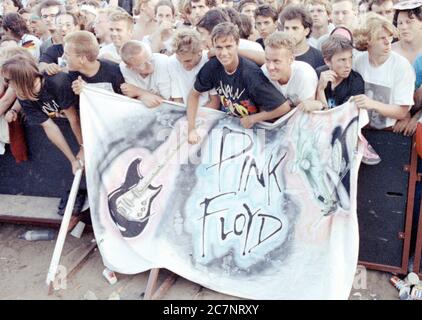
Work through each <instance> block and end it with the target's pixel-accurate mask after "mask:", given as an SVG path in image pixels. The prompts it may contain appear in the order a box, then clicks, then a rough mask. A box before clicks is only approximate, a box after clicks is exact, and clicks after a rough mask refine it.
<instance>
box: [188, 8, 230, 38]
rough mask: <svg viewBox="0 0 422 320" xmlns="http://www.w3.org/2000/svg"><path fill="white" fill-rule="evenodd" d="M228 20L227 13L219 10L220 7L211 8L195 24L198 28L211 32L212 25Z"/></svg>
mask: <svg viewBox="0 0 422 320" xmlns="http://www.w3.org/2000/svg"><path fill="white" fill-rule="evenodd" d="M228 21H230V19H229V17H228V16H227V14H226V13H225V12H224V11H223V10H221V9H217V8H215V9H211V10H209V11H208V12H207V13H206V14H205V15H204V16H203V17H202V18H201V19H200V20H199V22H198V23H197V24H196V27H197V28H198V27H199V28H204V29H205V30H207V31H208V32H209V33H211V32H212V30H213V29H214V27H215V26H216V25H217V24H219V23H222V22H228Z"/></svg>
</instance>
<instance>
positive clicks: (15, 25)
mask: <svg viewBox="0 0 422 320" xmlns="http://www.w3.org/2000/svg"><path fill="white" fill-rule="evenodd" d="M3 29H4V30H6V29H7V30H10V31H11V32H12V33H13V35H15V36H16V37H18V38H19V39H20V38H22V36H23V35H24V34H25V33H29V30H28V27H27V26H26V22H25V20H24V19H23V18H22V16H21V15H20V14H19V13H8V14H6V15H5V16H4V17H3Z"/></svg>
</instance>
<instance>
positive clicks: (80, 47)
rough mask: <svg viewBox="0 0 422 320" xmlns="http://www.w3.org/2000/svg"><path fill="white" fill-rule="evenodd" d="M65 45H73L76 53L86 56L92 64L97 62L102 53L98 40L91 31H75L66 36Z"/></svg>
mask: <svg viewBox="0 0 422 320" xmlns="http://www.w3.org/2000/svg"><path fill="white" fill-rule="evenodd" d="M63 42H64V43H65V44H73V47H74V49H75V53H76V54H77V55H80V56H85V57H86V59H87V60H88V61H90V62H94V61H95V60H97V57H98V54H99V52H100V47H99V45H98V40H97V38H96V37H95V36H94V35H93V34H92V33H91V32H89V31H85V30H83V31H74V32H71V33H69V34H68V35H66V36H65V37H64V39H63Z"/></svg>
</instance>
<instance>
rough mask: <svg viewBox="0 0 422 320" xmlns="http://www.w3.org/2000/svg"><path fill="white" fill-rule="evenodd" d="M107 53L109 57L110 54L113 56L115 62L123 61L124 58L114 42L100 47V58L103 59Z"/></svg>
mask: <svg viewBox="0 0 422 320" xmlns="http://www.w3.org/2000/svg"><path fill="white" fill-rule="evenodd" d="M105 55H106V56H107V58H108V56H111V58H112V59H113V60H114V62H117V63H120V62H121V61H122V58H121V57H120V54H119V52H118V51H117V48H116V46H115V45H114V44H113V43H109V44H106V45H105V46H103V47H102V48H100V53H99V55H98V58H100V59H103V58H104V56H105Z"/></svg>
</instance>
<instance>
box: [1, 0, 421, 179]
mask: <svg viewBox="0 0 422 320" xmlns="http://www.w3.org/2000/svg"><path fill="white" fill-rule="evenodd" d="M1 9H2V16H1V31H0V35H1V39H0V153H4V152H5V150H7V149H5V148H4V145H5V144H7V143H9V142H10V134H9V133H10V127H11V125H12V124H13V123H17V122H20V121H27V122H28V124H29V125H41V126H42V127H43V129H44V131H45V133H46V135H47V137H48V138H49V139H50V140H51V141H52V142H53V143H54V144H55V145H56V146H57V147H58V148H59V149H60V150H61V151H62V152H63V154H64V155H65V156H66V158H67V159H68V160H69V162H70V163H71V166H72V170H73V172H75V171H76V170H77V169H78V168H81V167H82V166H83V160H84V156H83V155H84V152H83V140H82V134H81V126H80V119H79V94H80V93H81V90H82V88H83V86H84V85H92V86H97V87H100V88H103V89H106V90H110V91H113V92H115V93H117V94H122V95H125V96H128V97H131V98H135V99H139V100H141V101H142V102H143V104H145V105H146V106H147V107H150V108H155V107H159V106H160V104H161V103H162V102H163V101H165V100H171V101H176V102H181V103H183V104H184V105H186V107H187V108H186V112H187V118H188V131H189V132H188V140H189V142H190V143H197V142H199V141H200V139H201V138H200V136H199V135H198V133H197V132H196V127H195V118H196V114H197V110H198V108H199V107H201V108H213V109H217V110H221V111H224V112H226V113H228V114H229V115H231V116H235V117H239V118H240V123H241V125H242V126H243V127H245V128H251V127H252V126H253V125H254V124H255V123H257V122H259V121H274V120H276V119H278V118H280V117H281V116H283V115H284V114H286V113H288V112H289V111H291V110H292V109H294V108H298V109H300V111H301V112H313V111H316V110H327V109H330V108H335V107H337V106H340V105H342V104H344V103H345V102H347V101H349V100H350V101H353V102H354V103H355V104H356V105H357V107H358V108H363V109H366V110H368V113H369V115H370V120H371V122H370V124H371V126H372V127H374V128H377V129H383V128H387V127H391V126H392V127H393V130H394V131H395V132H398V133H402V134H405V135H413V134H414V133H415V130H416V126H417V124H418V121H419V118H420V116H421V113H422V110H421V108H420V105H421V100H422V90H421V89H420V88H419V87H420V85H421V84H422V55H421V53H422V0H404V1H395V0H360V1H359V2H356V1H355V0H331V1H330V0H285V1H284V2H280V1H279V0H241V1H238V2H236V1H232V0H103V1H100V0H43V1H41V0H26V1H25V0H22V1H21V0H3V3H2V8H0V10H1ZM55 117H65V118H67V119H68V121H69V124H70V127H71V129H72V132H73V134H74V135H75V137H76V140H77V141H78V143H79V144H80V150H79V151H78V152H77V153H76V154H75V153H74V152H73V151H72V150H71V148H70V147H69V144H68V142H67V141H66V139H65V138H64V136H63V134H62V132H61V131H60V129H59V127H58V126H57V125H56V123H55V122H54V118H55ZM0 161H1V160H0ZM379 161H380V159H379V157H378V155H377V153H376V151H375V150H373V148H372V147H370V146H368V147H367V148H366V152H365V156H364V162H365V163H367V164H377V163H379Z"/></svg>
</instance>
